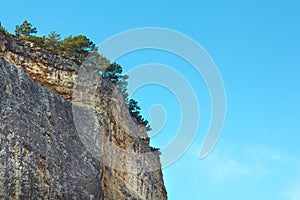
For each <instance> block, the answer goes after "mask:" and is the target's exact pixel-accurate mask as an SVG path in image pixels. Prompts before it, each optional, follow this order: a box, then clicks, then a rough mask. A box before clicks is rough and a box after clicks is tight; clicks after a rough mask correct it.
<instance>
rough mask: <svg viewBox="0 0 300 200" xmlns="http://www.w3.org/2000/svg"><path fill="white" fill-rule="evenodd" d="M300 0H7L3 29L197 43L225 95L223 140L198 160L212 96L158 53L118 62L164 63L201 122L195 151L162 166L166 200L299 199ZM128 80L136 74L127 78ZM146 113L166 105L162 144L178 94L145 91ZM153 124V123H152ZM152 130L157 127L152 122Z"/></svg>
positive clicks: (171, 130)
mask: <svg viewBox="0 0 300 200" xmlns="http://www.w3.org/2000/svg"><path fill="white" fill-rule="evenodd" d="M299 11H300V2H299V1H297V0H286V1H283V0H272V1H271V0H269V1H258V0H252V1H237V0H232V1H231V0H229V1H220V0H218V1H201V0H197V1H196V0H194V1H168V0H166V1H158V0H153V1H136V0H132V1H102V0H95V1H86V2H84V1H57V0H53V1H44V2H41V1H33V0H32V1H3V2H1V12H0V21H1V22H2V24H3V26H5V27H6V28H7V29H8V30H9V31H13V30H14V27H15V25H16V24H20V23H22V22H23V20H25V19H27V20H29V21H30V22H31V23H32V24H33V25H35V26H36V27H38V34H41V35H44V34H48V33H49V32H50V31H52V30H56V31H57V32H59V33H61V34H62V36H68V35H70V34H73V35H76V34H84V35H87V36H88V37H89V38H91V39H92V40H93V41H94V42H95V43H96V44H98V43H100V42H102V41H103V40H105V39H107V38H108V37H111V36H112V35H114V34H117V33H119V32H122V31H125V30H128V29H133V28H141V27H149V26H151V27H153V26H154V27H163V28H170V29H174V30H176V31H179V32H182V33H184V34H186V35H188V36H189V37H191V38H193V39H195V40H196V41H197V42H198V43H199V44H201V45H202V46H203V47H204V48H205V49H206V50H207V52H208V53H209V54H210V56H211V57H212V59H213V60H214V61H215V63H216V65H217V66H218V69H219V71H220V73H221V75H222V78H223V81H224V84H225V88H226V95H227V117H226V123H225V126H224V129H223V132H222V136H221V138H220V140H219V142H218V144H217V146H216V148H215V149H214V150H213V152H212V153H211V154H210V155H209V156H208V157H207V158H206V159H204V160H199V159H198V152H199V148H200V145H201V143H202V141H203V137H204V134H205V131H206V130H207V127H208V123H209V119H210V108H211V107H210V99H209V98H210V97H209V93H208V91H207V89H206V87H205V84H204V82H203V80H202V79H201V77H198V76H197V75H195V74H194V71H193V70H192V69H191V66H189V64H188V63H185V62H184V61H183V60H181V59H180V58H178V57H176V56H174V55H170V54H168V53H166V52H160V51H151V50H145V51H139V52H134V53H131V54H128V55H126V56H123V57H122V58H120V59H119V60H118V62H119V63H120V64H121V65H123V67H124V69H125V71H126V70H130V69H132V68H133V67H136V66H137V65H140V64H145V63H151V62H156V63H162V64H166V65H169V66H172V67H173V68H174V69H175V70H177V71H179V72H180V73H181V74H182V75H183V76H185V77H186V79H187V80H189V81H190V84H191V85H192V86H193V87H194V89H195V91H196V93H197V97H198V100H199V105H200V112H201V121H200V126H199V131H198V133H197V137H196V139H195V141H194V143H193V145H192V146H191V148H190V149H189V150H188V151H187V152H186V153H185V154H184V156H182V157H181V158H180V159H179V160H177V162H175V163H174V164H173V165H171V166H169V167H167V168H164V169H163V173H164V179H165V184H166V187H167V191H168V196H169V199H171V200H179V199H196V200H198V199H199V200H201V199H208V200H219V199H230V200H240V199H243V200H253V199H258V200H266V199H272V200H299V199H300V145H299V141H300V136H299V134H300V126H299V124H300V104H299V102H300V93H299V92H300V79H299V77H300V68H299V67H300V59H299V53H300V37H299V36H300V12H299ZM132 78H134V77H132ZM134 98H136V99H137V100H138V101H139V103H140V105H141V106H142V109H143V112H144V113H145V115H146V114H147V111H148V109H149V108H150V107H151V105H154V104H160V105H163V106H164V109H165V112H166V113H167V114H166V116H167V117H166V123H165V125H164V127H163V128H162V130H161V131H160V132H159V133H158V135H156V136H155V137H153V138H152V139H151V140H152V141H151V142H152V144H153V145H155V146H158V147H163V145H165V144H166V143H167V142H168V141H169V140H170V139H171V138H172V137H174V135H175V134H176V130H177V129H178V127H179V123H180V110H179V108H178V102H177V101H176V95H173V94H171V93H170V92H169V91H168V90H166V89H165V88H162V87H159V86H155V85H149V86H146V87H144V88H140V89H139V90H138V91H137V92H136V93H135V94H134ZM148 118H149V117H148ZM153 126H154V127H155V126H156V125H155V124H153Z"/></svg>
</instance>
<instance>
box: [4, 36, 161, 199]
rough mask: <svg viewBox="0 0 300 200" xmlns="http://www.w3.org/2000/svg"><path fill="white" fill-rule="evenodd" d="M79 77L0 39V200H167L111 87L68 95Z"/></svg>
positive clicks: (143, 141) (155, 163)
mask: <svg viewBox="0 0 300 200" xmlns="http://www.w3.org/2000/svg"><path fill="white" fill-rule="evenodd" d="M79 72H80V68H79V66H77V65H76V64H75V63H73V62H72V61H70V60H66V59H63V58H60V57H58V56H55V55H52V54H50V53H49V52H47V51H44V50H42V49H38V48H36V47H33V45H32V44H30V43H25V42H22V41H18V40H16V39H13V38H10V37H7V36H4V35H1V33H0V112H1V113H0V199H159V200H160V199H167V194H166V190H165V187H164V183H163V179H162V173H161V168H160V163H159V155H158V152H156V151H153V149H152V148H151V147H150V146H149V138H148V137H147V134H146V131H145V128H144V127H143V126H141V125H139V124H137V123H136V121H135V120H134V119H132V118H131V116H130V114H129V112H128V110H127V107H126V105H124V103H123V101H122V97H121V96H120V95H118V93H117V90H115V89H114V87H113V85H112V84H110V83H107V82H100V83H97V84H94V85H95V87H92V89H91V87H87V88H84V90H82V89H81V90H75V91H77V93H76V95H74V93H75V92H74V89H76V88H77V89H78V88H79V87H80V85H77V86H76V84H75V83H76V81H75V80H76V78H78V77H77V75H78V73H79ZM79 80H80V79H79ZM90 90H93V92H90ZM84 91H85V92H84ZM86 92H87V93H86ZM83 99H89V100H90V101H89V102H88V103H83V102H85V101H83Z"/></svg>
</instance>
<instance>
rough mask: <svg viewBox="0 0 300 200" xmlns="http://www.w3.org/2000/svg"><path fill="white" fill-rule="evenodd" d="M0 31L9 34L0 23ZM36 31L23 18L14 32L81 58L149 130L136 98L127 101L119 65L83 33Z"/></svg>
mask: <svg viewBox="0 0 300 200" xmlns="http://www.w3.org/2000/svg"><path fill="white" fill-rule="evenodd" d="M0 31H1V32H3V33H5V34H6V35H11V34H9V33H8V32H7V31H6V29H5V28H3V27H2V26H1V22H0ZM35 33H37V29H36V28H35V27H33V26H32V24H31V23H29V22H28V21H27V20H25V21H24V22H23V23H22V24H21V25H17V26H16V30H15V35H16V36H17V37H18V38H19V39H21V40H25V41H29V42H32V43H34V44H35V45H36V46H38V47H40V48H43V49H46V50H48V51H51V52H52V53H55V54H57V55H60V56H63V57H65V58H68V59H72V60H74V61H75V62H77V63H78V64H81V63H82V62H83V61H85V65H86V66H89V67H90V68H91V70H93V71H94V72H96V73H98V74H99V75H101V77H102V78H103V79H106V80H109V81H110V82H112V83H113V84H115V86H116V88H117V89H118V90H119V91H120V93H121V94H122V95H123V97H124V102H125V103H127V106H128V109H129V112H130V114H131V116H132V117H134V118H135V119H136V120H137V122H138V123H139V124H142V125H144V126H145V127H146V130H147V131H149V130H151V128H150V125H149V122H148V121H147V120H146V119H144V118H143V117H142V115H141V113H140V110H141V108H140V106H139V105H138V102H137V101H135V100H133V99H130V100H129V101H128V93H127V85H128V82H127V79H128V76H127V75H122V72H123V70H122V67H121V66H120V65H119V64H117V63H115V62H113V63H111V62H110V61H109V60H108V59H107V58H106V57H105V56H103V55H101V54H99V53H98V49H97V48H95V44H94V43H93V42H92V41H91V40H90V39H88V38H87V37H86V36H84V35H78V36H69V37H66V38H64V39H63V40H61V37H60V34H58V33H56V32H55V31H51V32H50V33H49V34H48V36H47V37H46V36H41V37H38V36H33V35H32V34H35Z"/></svg>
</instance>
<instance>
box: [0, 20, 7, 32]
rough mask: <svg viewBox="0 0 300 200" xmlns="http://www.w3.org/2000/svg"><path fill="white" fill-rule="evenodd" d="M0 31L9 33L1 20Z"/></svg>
mask: <svg viewBox="0 0 300 200" xmlns="http://www.w3.org/2000/svg"><path fill="white" fill-rule="evenodd" d="M0 31H1V32H2V33H4V34H5V33H7V30H6V29H5V28H4V27H3V26H2V24H1V22H0Z"/></svg>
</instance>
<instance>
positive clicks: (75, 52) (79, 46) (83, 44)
mask: <svg viewBox="0 0 300 200" xmlns="http://www.w3.org/2000/svg"><path fill="white" fill-rule="evenodd" d="M94 47H95V44H94V43H93V42H92V41H91V40H90V39H88V38H87V37H86V36H84V35H78V36H74V37H72V36H69V37H67V38H65V39H64V40H63V41H62V43H61V50H62V55H63V56H64V57H66V58H69V59H72V60H74V61H77V62H79V63H82V61H83V60H84V59H85V58H86V57H87V55H88V54H89V52H90V51H92V50H93V49H94Z"/></svg>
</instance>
